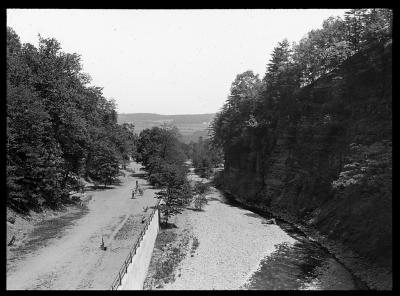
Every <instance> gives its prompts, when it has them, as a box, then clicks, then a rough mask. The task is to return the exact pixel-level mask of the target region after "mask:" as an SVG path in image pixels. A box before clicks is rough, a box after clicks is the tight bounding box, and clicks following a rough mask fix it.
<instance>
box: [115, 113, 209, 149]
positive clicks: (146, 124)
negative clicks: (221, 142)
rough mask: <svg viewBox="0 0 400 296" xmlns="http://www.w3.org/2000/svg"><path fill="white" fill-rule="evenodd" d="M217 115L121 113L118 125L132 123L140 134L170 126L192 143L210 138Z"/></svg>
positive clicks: (183, 138)
mask: <svg viewBox="0 0 400 296" xmlns="http://www.w3.org/2000/svg"><path fill="white" fill-rule="evenodd" d="M214 116H215V113H208V114H180V115H161V114H156V113H121V114H118V123H119V124H122V123H132V124H134V125H135V131H136V132H137V133H140V132H141V131H142V130H144V129H146V128H151V127H153V126H162V125H163V124H165V123H166V124H170V125H173V126H176V127H177V128H178V130H179V132H180V133H181V135H182V139H181V140H182V141H183V142H185V143H190V141H197V140H198V139H199V137H203V138H206V137H208V132H207V129H208V127H209V125H210V123H211V121H212V120H213V118H214Z"/></svg>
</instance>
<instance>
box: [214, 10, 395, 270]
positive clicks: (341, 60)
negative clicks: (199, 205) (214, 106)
mask: <svg viewBox="0 0 400 296" xmlns="http://www.w3.org/2000/svg"><path fill="white" fill-rule="evenodd" d="M391 34H392V11H391V10H389V9H353V10H350V11H349V12H348V13H347V14H346V16H345V18H344V19H341V18H329V19H327V20H326V21H324V23H323V27H322V28H321V29H318V30H313V31H311V32H309V33H308V34H307V36H306V37H304V38H303V39H302V40H300V42H298V43H293V44H292V45H290V43H289V42H288V41H287V40H283V41H282V42H279V43H278V45H277V46H276V47H275V49H274V51H273V53H272V57H271V60H270V63H269V64H268V66H267V71H266V74H265V76H264V77H263V78H262V79H260V78H259V77H258V75H254V74H253V72H252V71H246V72H244V73H242V74H239V75H237V77H236V79H235V81H234V82H233V83H232V87H231V93H230V96H229V97H228V99H227V101H226V103H225V104H224V106H223V107H222V110H221V111H220V112H219V113H218V114H217V115H216V118H215V120H214V121H213V123H212V142H213V144H214V145H215V146H217V147H220V148H222V149H223V152H224V158H225V162H224V165H225V167H224V171H223V173H222V174H221V175H220V177H219V178H218V179H217V181H218V182H219V183H220V184H221V185H222V186H223V187H224V188H225V189H226V190H227V191H229V192H231V193H232V194H234V195H235V196H236V197H237V198H239V199H241V200H244V201H246V202H250V203H254V204H257V205H258V206H260V207H268V208H269V209H270V210H272V211H273V212H275V213H285V214H290V215H292V216H294V217H297V218H298V219H299V221H302V222H306V223H307V224H309V225H314V226H315V227H317V228H318V229H319V230H320V231H321V232H322V233H324V234H326V235H327V236H328V237H330V238H332V239H335V240H338V241H341V242H343V243H344V244H345V245H346V246H348V247H349V248H351V249H352V250H353V251H355V252H356V253H358V254H359V255H360V256H362V257H364V258H367V259H368V260H370V261H371V262H373V263H374V264H378V265H382V266H386V267H389V268H391V260H392V257H391V254H392V221H391V219H392V207H391V200H392V187H391V186H392V93H391V88H392V82H391V81H392V66H391V63H392V60H391V58H392V47H391V40H392V35H391Z"/></svg>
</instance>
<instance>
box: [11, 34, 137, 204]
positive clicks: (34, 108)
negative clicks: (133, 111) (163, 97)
mask: <svg viewBox="0 0 400 296" xmlns="http://www.w3.org/2000/svg"><path fill="white" fill-rule="evenodd" d="M89 82H90V77H89V76H88V75H87V74H84V73H83V72H82V66H81V62H80V57H79V55H77V54H70V53H65V52H63V51H62V50H61V46H60V44H59V43H58V42H57V40H55V39H44V38H41V37H40V36H39V46H38V48H36V47H35V46H33V45H32V44H29V43H26V44H21V42H20V39H19V37H18V35H17V34H16V33H15V31H14V30H13V29H12V28H9V27H8V28H7V189H8V198H7V204H8V205H9V206H11V207H13V208H14V209H16V210H22V211H26V210H28V209H30V208H40V207H41V206H42V205H44V206H52V207H54V206H57V205H59V204H60V203H62V202H63V201H65V200H67V199H68V193H69V192H70V191H71V190H72V189H76V187H77V186H78V185H79V182H78V180H79V178H80V177H89V178H91V179H92V180H93V181H95V182H98V183H102V184H104V185H107V184H110V183H111V182H112V181H113V180H114V178H115V177H116V176H117V174H118V167H119V164H123V163H124V162H126V161H127V160H129V157H132V156H133V153H134V134H133V126H130V125H128V124H125V125H118V124H117V114H116V111H115V103H114V102H113V101H112V100H107V99H106V98H104V97H103V95H102V90H101V88H99V87H93V86H89Z"/></svg>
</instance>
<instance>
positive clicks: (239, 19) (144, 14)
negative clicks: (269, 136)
mask: <svg viewBox="0 0 400 296" xmlns="http://www.w3.org/2000/svg"><path fill="white" fill-rule="evenodd" d="M344 11H345V10H344V9H240V10H236V9H235V10H232V9H226V10H216V9H213V10H205V9H202V10H118V9H115V10H110V9H104V10H101V9H7V26H10V27H12V28H13V29H14V30H15V31H16V33H17V34H18V35H19V36H20V38H21V42H22V43H31V44H33V45H35V46H37V45H38V40H39V38H38V34H40V35H41V36H42V37H45V38H48V37H51V38H55V39H57V40H58V41H59V42H60V44H61V47H62V50H63V51H64V52H68V53H77V54H79V55H81V59H82V65H83V72H85V73H88V74H89V75H90V76H91V77H92V82H91V85H94V86H99V87H102V88H103V94H104V96H105V97H106V98H108V99H111V98H112V99H114V100H115V101H116V103H117V112H118V113H159V114H168V115H170V114H201V113H214V112H217V111H219V109H220V108H221V107H222V105H223V104H224V102H225V100H226V98H227V96H228V95H229V89H230V86H231V83H232V82H233V80H234V79H235V77H236V75H237V74H239V73H243V72H245V71H247V70H252V71H253V72H254V73H256V74H259V75H260V78H262V77H263V76H264V74H265V70H266V65H267V64H268V61H269V59H270V55H271V53H272V51H273V48H274V47H275V46H276V45H277V43H278V42H279V41H282V40H283V39H284V38H287V39H288V40H289V42H298V41H299V40H300V39H301V38H302V37H304V36H305V35H306V34H307V32H309V31H310V30H312V29H318V28H321V27H322V22H323V20H325V19H327V18H328V17H330V16H341V17H342V16H343V15H344Z"/></svg>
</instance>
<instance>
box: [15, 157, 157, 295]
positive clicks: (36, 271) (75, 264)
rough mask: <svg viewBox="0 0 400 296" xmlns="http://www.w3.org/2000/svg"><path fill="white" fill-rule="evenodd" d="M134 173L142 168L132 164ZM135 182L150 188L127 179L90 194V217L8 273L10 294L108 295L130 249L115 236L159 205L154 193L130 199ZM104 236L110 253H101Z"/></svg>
mask: <svg viewBox="0 0 400 296" xmlns="http://www.w3.org/2000/svg"><path fill="white" fill-rule="evenodd" d="M130 167H131V168H135V169H136V172H138V171H139V167H140V166H139V165H138V164H136V163H131V165H130ZM136 180H139V184H140V185H143V186H144V187H145V188H146V186H145V184H146V181H145V180H143V179H138V178H135V177H131V176H130V174H129V173H127V174H126V176H125V177H121V181H122V182H121V185H118V186H114V187H115V188H113V189H106V190H96V191H91V192H88V194H91V195H92V196H93V197H92V199H91V200H90V202H89V203H88V209H89V212H88V213H87V214H86V215H85V216H83V217H82V218H80V219H78V220H76V221H75V222H74V224H73V225H72V226H71V227H70V228H69V229H68V230H66V231H65V232H64V234H63V235H62V237H60V238H55V239H53V240H51V241H50V242H49V244H48V245H47V246H44V247H42V248H40V249H39V250H37V251H35V252H34V253H32V254H29V255H28V256H26V257H27V258H23V259H21V260H19V261H18V262H16V264H15V266H14V267H13V268H12V270H11V271H10V272H8V273H7V289H68V290H75V289H101V290H103V289H109V288H110V285H111V282H112V280H113V279H114V277H115V275H116V273H117V271H118V270H119V268H120V267H121V265H122V262H123V260H124V259H125V257H126V254H127V252H128V246H126V245H125V246H123V247H121V246H119V245H118V244H119V241H117V240H114V235H115V233H116V232H117V231H118V230H119V229H120V228H121V227H122V225H123V224H124V223H125V221H127V219H128V218H129V217H130V216H132V215H139V214H140V213H142V212H143V207H145V206H153V205H154V204H155V203H156V201H157V199H155V198H154V191H155V190H153V189H146V190H145V192H144V195H143V196H142V197H139V198H136V199H131V191H130V190H131V188H133V187H134V185H135V181H136ZM102 235H103V236H104V240H105V243H106V246H108V250H107V251H102V250H100V248H99V245H100V240H101V236H102Z"/></svg>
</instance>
